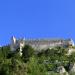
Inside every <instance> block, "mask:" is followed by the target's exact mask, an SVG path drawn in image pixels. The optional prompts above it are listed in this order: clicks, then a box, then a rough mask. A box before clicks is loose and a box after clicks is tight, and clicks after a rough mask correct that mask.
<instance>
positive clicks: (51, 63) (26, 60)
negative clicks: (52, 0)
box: [0, 45, 75, 75]
mask: <svg viewBox="0 0 75 75" xmlns="http://www.w3.org/2000/svg"><path fill="white" fill-rule="evenodd" d="M67 51H68V49H67V48H64V47H55V48H52V49H46V50H41V51H40V52H39V51H38V52H37V53H36V50H34V49H33V48H32V47H31V46H29V45H26V46H25V47H24V48H23V51H22V56H20V55H19V51H16V52H11V51H10V47H9V46H4V47H0V75H60V74H59V73H58V72H57V71H56V70H57V67H59V66H64V68H65V69H66V71H67V72H69V67H68V65H69V64H70V63H74V62H75V53H73V54H72V55H70V56H67V55H66V53H67Z"/></svg>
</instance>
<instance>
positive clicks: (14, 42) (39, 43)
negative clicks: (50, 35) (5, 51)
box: [10, 37, 74, 51]
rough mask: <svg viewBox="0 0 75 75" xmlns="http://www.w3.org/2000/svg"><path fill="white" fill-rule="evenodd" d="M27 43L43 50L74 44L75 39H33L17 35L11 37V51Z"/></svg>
mask: <svg viewBox="0 0 75 75" xmlns="http://www.w3.org/2000/svg"><path fill="white" fill-rule="evenodd" d="M25 45H30V46H32V47H33V48H34V49H35V50H42V49H47V48H52V47H55V46H68V45H71V46H74V41H73V40H72V39H66V40H64V39H32V40H25V39H16V38H15V37H12V38H11V45H10V47H11V51H14V50H16V49H17V48H20V51H22V48H23V47H24V46H25Z"/></svg>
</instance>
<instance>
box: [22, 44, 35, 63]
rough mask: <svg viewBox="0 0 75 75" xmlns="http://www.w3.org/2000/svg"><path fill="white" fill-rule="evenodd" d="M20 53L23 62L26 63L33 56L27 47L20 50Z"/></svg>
mask: <svg viewBox="0 0 75 75" xmlns="http://www.w3.org/2000/svg"><path fill="white" fill-rule="evenodd" d="M22 53H23V54H22V57H23V59H24V61H25V62H27V61H28V60H29V58H30V57H31V56H32V55H33V53H34V49H33V48H32V47H31V46H29V45H25V47H24V48H23V49H22Z"/></svg>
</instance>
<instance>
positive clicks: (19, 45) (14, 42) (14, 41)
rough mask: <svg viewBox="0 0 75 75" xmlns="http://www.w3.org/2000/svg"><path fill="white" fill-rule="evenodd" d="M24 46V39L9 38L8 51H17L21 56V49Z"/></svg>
mask: <svg viewBox="0 0 75 75" xmlns="http://www.w3.org/2000/svg"><path fill="white" fill-rule="evenodd" d="M24 45H25V41H24V39H19V40H17V39H16V38H15V37H14V36H13V37H12V38H11V44H10V49H11V51H12V52H14V51H16V50H17V49H19V53H20V55H22V48H23V47H24Z"/></svg>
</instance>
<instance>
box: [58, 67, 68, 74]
mask: <svg viewBox="0 0 75 75" xmlns="http://www.w3.org/2000/svg"><path fill="white" fill-rule="evenodd" d="M57 72H58V73H60V75H68V72H66V70H65V68H64V67H63V66H59V67H57Z"/></svg>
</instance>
